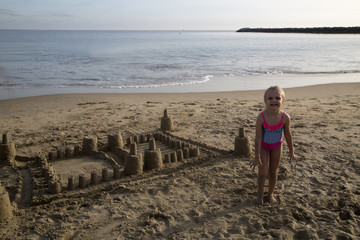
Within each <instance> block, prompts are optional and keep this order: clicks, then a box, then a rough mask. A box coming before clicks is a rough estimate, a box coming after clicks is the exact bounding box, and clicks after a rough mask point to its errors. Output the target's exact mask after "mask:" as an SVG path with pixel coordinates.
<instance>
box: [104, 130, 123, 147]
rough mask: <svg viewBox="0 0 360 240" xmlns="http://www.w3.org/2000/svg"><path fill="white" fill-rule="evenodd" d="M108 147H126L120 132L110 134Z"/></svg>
mask: <svg viewBox="0 0 360 240" xmlns="http://www.w3.org/2000/svg"><path fill="white" fill-rule="evenodd" d="M108 147H109V149H110V150H112V151H113V150H114V149H116V148H119V147H120V148H122V147H124V141H123V138H122V135H121V133H120V132H114V133H111V134H109V135H108Z"/></svg>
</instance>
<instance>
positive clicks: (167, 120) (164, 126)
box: [160, 109, 174, 132]
mask: <svg viewBox="0 0 360 240" xmlns="http://www.w3.org/2000/svg"><path fill="white" fill-rule="evenodd" d="M160 128H161V131H163V132H166V131H171V130H173V129H174V125H173V121H172V118H171V117H169V115H168V111H167V109H165V110H164V117H162V118H161V127H160Z"/></svg>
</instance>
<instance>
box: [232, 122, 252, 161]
mask: <svg viewBox="0 0 360 240" xmlns="http://www.w3.org/2000/svg"><path fill="white" fill-rule="evenodd" d="M234 153H235V155H237V156H242V157H249V156H250V155H251V153H252V151H251V145H250V139H249V137H247V136H245V130H244V128H243V127H240V128H239V136H237V137H236V138H235V146H234Z"/></svg>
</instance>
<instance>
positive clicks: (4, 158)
mask: <svg viewBox="0 0 360 240" xmlns="http://www.w3.org/2000/svg"><path fill="white" fill-rule="evenodd" d="M15 156H16V149H15V145H14V143H12V142H10V136H9V134H7V133H4V134H3V137H2V143H1V144H0V164H5V165H11V164H12V162H13V161H14V160H15Z"/></svg>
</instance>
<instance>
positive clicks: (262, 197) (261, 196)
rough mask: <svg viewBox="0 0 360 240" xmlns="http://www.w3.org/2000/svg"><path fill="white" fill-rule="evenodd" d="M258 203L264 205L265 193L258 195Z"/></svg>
mask: <svg viewBox="0 0 360 240" xmlns="http://www.w3.org/2000/svg"><path fill="white" fill-rule="evenodd" d="M257 204H259V205H263V204H264V195H263V194H261V193H258V196H257Z"/></svg>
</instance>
